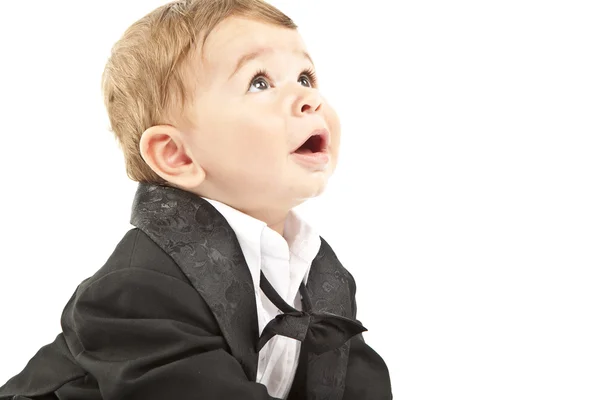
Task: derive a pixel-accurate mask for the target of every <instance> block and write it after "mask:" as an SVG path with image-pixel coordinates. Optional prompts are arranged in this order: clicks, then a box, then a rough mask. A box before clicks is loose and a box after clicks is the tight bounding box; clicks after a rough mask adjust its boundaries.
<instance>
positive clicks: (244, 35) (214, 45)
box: [202, 16, 306, 72]
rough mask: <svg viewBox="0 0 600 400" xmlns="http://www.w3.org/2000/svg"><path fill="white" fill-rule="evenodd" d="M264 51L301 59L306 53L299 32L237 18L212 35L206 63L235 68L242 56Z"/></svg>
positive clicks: (204, 52) (205, 51)
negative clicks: (286, 54)
mask: <svg viewBox="0 0 600 400" xmlns="http://www.w3.org/2000/svg"><path fill="white" fill-rule="evenodd" d="M261 49H268V50H272V51H274V52H278V53H280V52H284V53H289V54H290V55H292V54H297V55H298V56H300V54H302V52H306V46H305V44H304V41H303V40H302V37H301V36H300V34H299V33H298V31H297V30H296V29H290V28H285V27H281V26H276V25H273V24H268V23H265V22H261V21H257V20H253V19H249V18H244V17H238V16H233V17H229V18H226V19H225V20H223V21H221V22H220V23H219V24H218V25H217V26H215V28H214V29H213V31H212V32H211V33H210V34H209V36H208V38H207V40H206V42H205V44H204V47H203V49H202V59H203V64H204V65H205V66H206V67H208V68H209V69H214V68H216V69H218V70H221V69H222V68H228V67H229V68H231V67H233V66H234V65H235V64H236V63H237V62H238V60H239V58H240V57H241V56H243V55H245V54H248V53H249V52H253V51H257V50H261ZM265 54H269V52H267V53H265ZM229 72H230V71H229Z"/></svg>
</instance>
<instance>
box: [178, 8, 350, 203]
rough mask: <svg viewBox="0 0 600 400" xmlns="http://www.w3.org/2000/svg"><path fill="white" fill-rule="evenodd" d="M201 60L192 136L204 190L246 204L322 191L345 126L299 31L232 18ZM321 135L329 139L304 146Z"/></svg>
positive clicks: (296, 200) (213, 35) (198, 60)
mask: <svg viewBox="0 0 600 400" xmlns="http://www.w3.org/2000/svg"><path fill="white" fill-rule="evenodd" d="M194 57H195V59H194V61H193V64H192V65H193V68H195V70H193V73H194V74H196V78H197V80H198V81H197V86H196V88H195V91H194V100H193V105H192V111H191V116H190V119H191V122H192V126H191V127H189V129H187V130H186V134H185V140H186V144H187V146H188V151H190V152H191V155H192V156H193V160H194V162H196V163H197V165H199V166H201V167H202V168H203V169H204V171H205V172H206V179H205V181H204V183H203V188H202V187H201V190H202V193H201V194H202V195H204V196H207V197H210V198H214V199H217V200H219V201H224V202H226V203H228V204H230V205H232V206H234V207H238V208H239V209H252V208H260V207H265V206H270V205H276V206H289V207H294V206H295V205H298V204H300V203H302V202H303V201H304V200H305V199H307V198H310V197H314V196H317V195H319V194H320V193H321V192H322V191H323V190H324V188H325V186H326V184H327V181H328V179H329V177H330V176H331V174H332V173H333V172H334V170H335V167H336V165H337V158H338V149H339V144H340V124H339V120H338V117H337V114H336V112H335V111H334V110H333V108H332V107H331V106H330V105H329V104H327V102H326V101H325V99H324V98H323V97H322V96H321V95H320V93H319V90H318V89H317V84H316V83H315V82H314V81H313V76H312V74H313V73H314V66H313V64H312V62H311V60H310V58H309V57H310V56H309V55H308V52H307V50H306V47H305V45H304V43H303V41H302V38H301V37H300V34H299V33H298V32H297V31H296V30H293V29H287V28H282V27H277V26H274V25H269V24H265V23H262V22H258V21H255V20H250V19H246V18H241V17H230V18H228V19H226V20H224V21H222V22H221V23H220V24H219V25H217V26H216V27H215V29H214V30H213V31H212V32H211V34H210V35H209V37H208V39H207V41H206V43H205V46H204V49H203V51H202V52H200V51H198V54H195V55H194ZM313 133H314V134H321V137H319V138H313V139H312V140H311V141H310V142H309V143H308V145H309V146H308V147H309V149H303V150H300V151H298V152H296V151H295V150H296V149H298V147H300V146H301V145H302V144H303V143H305V141H306V140H307V139H308V138H309V137H310V136H311V135H312V134H313ZM312 151H314V152H315V153H312Z"/></svg>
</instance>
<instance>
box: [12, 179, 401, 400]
mask: <svg viewBox="0 0 600 400" xmlns="http://www.w3.org/2000/svg"><path fill="white" fill-rule="evenodd" d="M131 223H132V225H134V226H135V228H133V229H131V230H129V231H128V232H127V233H126V234H125V235H124V237H123V238H122V240H121V241H120V242H119V243H118V245H117V246H116V248H115V250H114V252H113V253H112V255H111V256H110V257H109V259H108V260H107V262H106V263H105V265H104V266H103V267H102V268H100V269H99V270H98V271H97V272H96V273H95V274H94V275H93V276H92V277H90V278H88V279H86V280H84V281H83V282H82V283H81V284H80V285H79V286H78V287H77V289H76V291H75V293H74V294H73V296H72V297H71V299H70V300H69V302H68V303H67V305H66V307H65V309H64V311H63V314H62V317H61V326H62V329H63V330H62V332H61V333H60V334H59V335H58V336H57V337H56V339H55V341H54V342H53V343H51V344H49V345H46V346H44V347H42V348H41V349H40V350H39V351H38V352H37V354H36V355H35V356H34V357H33V358H32V359H31V360H30V361H29V363H28V364H27V365H26V367H25V368H24V369H23V371H21V373H19V374H18V375H16V376H15V377H13V378H12V379H10V380H9V381H8V382H7V383H6V384H5V385H4V386H2V387H0V400H5V399H19V398H20V399H26V398H30V399H44V400H47V399H53V400H55V399H59V400H75V399H77V400H100V399H104V400H121V399H123V400H125V399H126V400H138V399H139V400H163V399H164V400H186V399H190V400H192V399H245V400H263V399H264V400H267V399H273V398H272V397H270V396H269V395H268V393H267V390H266V387H265V386H264V385H262V384H259V383H256V382H255V380H256V372H257V365H258V350H257V343H258V337H259V335H258V323H257V310H256V301H255V292H254V291H255V288H254V286H253V282H252V279H251V275H250V271H249V269H248V266H247V264H246V261H245V259H244V255H243V253H242V250H241V248H240V245H239V242H238V240H237V238H236V236H235V233H234V231H233V229H232V228H231V226H230V225H229V224H228V223H227V221H226V219H225V218H224V217H223V216H222V215H221V214H220V213H219V212H218V211H217V210H216V209H215V208H214V207H213V206H212V205H211V204H210V203H209V202H207V201H206V200H204V199H202V198H201V197H199V196H197V195H195V194H193V193H190V192H187V191H183V190H180V189H176V188H172V187H169V186H163V185H153V184H145V183H140V184H139V186H138V189H137V192H136V194H135V198H134V202H133V206H132V214H131ZM84 234H85V233H84ZM92 238H95V235H93V234H90V240H92ZM94 240H95V239H94ZM306 287H307V289H308V293H309V296H310V301H311V303H312V304H313V305H314V306H313V307H314V309H315V310H316V311H327V312H331V313H335V314H338V315H341V316H344V317H349V318H356V301H355V292H356V285H355V282H354V279H353V277H352V275H351V274H350V273H349V272H348V271H347V270H346V269H345V268H344V267H343V266H342V265H341V263H340V261H339V260H338V258H337V257H336V255H335V253H334V252H333V250H332V249H331V247H330V246H329V245H328V244H327V242H326V241H325V240H324V239H323V238H321V247H320V249H319V252H318V254H317V256H316V257H315V259H314V261H313V263H312V266H311V269H310V273H309V276H308V280H307V285H306ZM20 396H23V397H20ZM391 398H392V394H391V384H390V378H389V373H388V369H387V367H386V365H385V363H384V361H383V360H382V358H381V357H380V356H379V355H378V354H377V353H376V352H375V351H374V350H373V349H372V348H371V347H369V346H368V345H367V344H366V343H365V342H364V339H363V337H362V335H357V336H355V337H353V338H352V339H351V340H349V341H348V342H346V343H345V344H344V345H343V346H341V347H340V348H338V349H336V350H332V351H328V352H325V353H323V354H320V355H316V354H312V353H310V352H308V351H306V349H305V348H304V347H303V348H302V355H301V360H300V365H299V367H298V370H297V372H296V376H295V378H294V383H293V386H292V390H291V392H290V395H289V396H288V399H290V400H297V399H323V400H324V399H328V400H358V399H369V400H379V399H391Z"/></svg>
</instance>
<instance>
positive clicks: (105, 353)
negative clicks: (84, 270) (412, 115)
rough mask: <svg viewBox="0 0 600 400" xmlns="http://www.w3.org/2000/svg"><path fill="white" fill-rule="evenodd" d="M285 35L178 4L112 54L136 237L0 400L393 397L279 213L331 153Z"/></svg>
mask: <svg viewBox="0 0 600 400" xmlns="http://www.w3.org/2000/svg"><path fill="white" fill-rule="evenodd" d="M296 28H297V27H296V25H295V24H294V23H293V22H292V20H291V19H290V18H288V17H287V16H286V15H284V14H283V13H281V12H280V11H279V10H277V9H276V8H274V7H273V6H271V5H269V4H267V3H265V2H263V1H261V0H181V1H177V2H173V3H170V4H167V5H165V6H162V7H160V8H158V9H156V10H154V11H153V12H151V13H150V14H148V15H146V16H145V17H144V18H142V19H141V20H139V21H137V22H136V23H134V24H133V25H132V26H131V27H130V28H129V29H128V30H127V31H126V32H125V34H124V35H123V37H122V38H121V39H120V40H119V41H118V42H117V43H116V44H115V46H114V47H113V50H112V53H111V56H110V59H109V60H108V63H107V66H106V69H105V72H104V75H103V92H104V96H105V104H106V107H107V111H108V115H109V118H110V122H111V126H112V130H113V132H114V133H115V135H116V137H117V139H118V141H119V144H120V147H121V148H122V150H123V152H124V156H125V161H126V167H127V174H128V176H129V177H130V178H131V179H133V180H134V181H136V182H139V186H138V189H137V192H136V195H135V198H134V201H133V207H132V214H131V223H132V225H133V226H134V228H133V229H131V230H129V231H128V232H126V233H125V235H124V237H123V238H122V239H121V241H120V242H119V243H118V245H117V246H116V248H115V250H114V252H113V253H112V255H111V256H110V257H109V258H108V260H107V262H106V264H105V265H104V266H102V267H101V268H100V269H99V270H98V271H97V272H96V273H95V274H94V275H93V276H92V277H90V278H88V279H86V280H84V281H83V282H82V283H81V284H80V285H79V286H78V287H77V290H76V291H75V293H74V294H73V296H72V297H71V299H70V300H69V302H68V303H67V305H66V307H65V309H64V311H63V314H62V318H61V326H62V328H63V331H62V332H61V333H60V334H59V335H58V336H57V338H56V340H55V341H54V342H53V343H51V344H49V345H46V346H44V347H42V348H41V349H40V350H39V351H38V353H37V354H36V355H35V356H34V357H33V358H32V359H31V360H30V361H29V363H28V364H27V366H26V367H25V369H24V370H23V371H22V372H21V373H20V374H18V375H17V376H15V377H13V378H12V379H11V380H9V381H8V382H7V383H6V384H5V385H4V386H3V387H1V388H0V399H13V398H20V399H23V398H31V399H60V400H71V399H78V400H81V399H90V400H91V399H106V400H109V399H110V400H113V399H114V400H116V399H127V400H137V399H139V400H153V399H157V400H158V399H165V400H167V399H168V400H172V399H173V400H184V399H256V400H258V399H273V398H279V399H285V398H287V399H308V398H310V399H352V400H354V399H370V400H377V399H391V398H392V394H391V385H390V378H389V373H388V369H387V367H386V365H385V363H384V361H383V360H382V359H381V357H380V356H379V355H378V354H377V353H376V352H375V351H374V350H373V349H372V348H371V347H369V346H368V345H367V344H366V343H365V342H364V340H363V337H362V334H361V332H363V331H365V330H366V329H365V328H364V327H363V326H362V325H361V324H360V322H358V321H357V320H356V312H357V311H356V301H355V292H356V285H355V282H354V279H353V278H352V275H351V274H350V273H349V272H348V271H346V270H345V269H344V267H343V266H342V265H341V263H340V261H339V260H338V259H337V257H336V255H335V253H334V252H333V250H332V249H331V247H330V246H329V245H328V244H327V242H326V241H325V240H324V239H323V238H321V237H320V236H319V235H318V233H317V232H315V230H314V229H313V228H312V227H311V226H310V225H308V224H307V223H306V222H305V221H303V220H302V219H301V218H300V217H299V216H298V214H297V213H296V212H295V211H294V210H293V208H294V207H296V206H297V205H299V204H301V203H303V202H304V201H306V200H307V199H309V198H312V197H315V196H318V195H319V194H321V193H322V192H323V190H324V189H325V187H326V184H327V181H328V179H329V177H330V176H331V175H332V173H333V172H334V170H335V168H336V164H337V158H338V149H339V144H340V124H339V120H338V117H337V115H336V113H335V111H334V109H333V108H332V107H331V105H329V104H328V103H327V102H326V100H325V99H324V98H323V97H322V96H321V95H320V93H319V83H318V79H317V74H316V72H315V67H314V65H313V62H312V60H311V58H310V55H309V53H308V51H307V49H306V46H305V44H304V43H303V41H302V38H301V36H300V35H299V33H298V31H297V30H296Z"/></svg>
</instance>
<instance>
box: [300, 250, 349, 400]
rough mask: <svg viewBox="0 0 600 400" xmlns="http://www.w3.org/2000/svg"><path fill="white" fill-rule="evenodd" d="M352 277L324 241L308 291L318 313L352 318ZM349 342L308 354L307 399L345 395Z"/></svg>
mask: <svg viewBox="0 0 600 400" xmlns="http://www.w3.org/2000/svg"><path fill="white" fill-rule="evenodd" d="M350 279H351V278H350V275H349V273H348V271H346V269H344V268H343V266H342V264H341V263H340V261H339V260H338V258H337V257H336V255H335V253H334V252H333V250H332V249H331V247H330V246H329V244H328V243H327V242H326V241H325V239H323V238H321V248H320V249H319V252H318V253H317V256H316V257H315V259H314V261H313V263H312V266H311V268H310V273H309V276H308V281H307V283H306V288H307V290H308V294H309V296H310V300H311V303H312V305H313V308H314V310H315V311H321V312H322V311H327V312H330V313H334V314H337V315H341V316H343V317H347V318H351V317H352V315H351V314H352V303H351V293H350V285H349V281H350ZM349 354H350V342H349V341H348V342H346V343H345V344H344V345H343V346H341V347H339V348H337V349H335V350H331V351H328V352H325V353H322V354H320V355H316V354H313V353H310V352H309V353H308V354H307V357H308V359H307V370H306V388H307V389H306V391H307V392H306V398H307V399H311V400H321V399H323V400H324V399H329V400H338V399H341V398H342V396H343V394H344V388H345V384H346V369H347V366H348V355H349Z"/></svg>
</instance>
